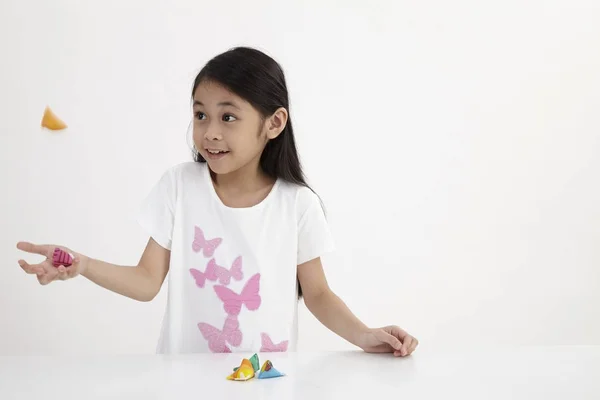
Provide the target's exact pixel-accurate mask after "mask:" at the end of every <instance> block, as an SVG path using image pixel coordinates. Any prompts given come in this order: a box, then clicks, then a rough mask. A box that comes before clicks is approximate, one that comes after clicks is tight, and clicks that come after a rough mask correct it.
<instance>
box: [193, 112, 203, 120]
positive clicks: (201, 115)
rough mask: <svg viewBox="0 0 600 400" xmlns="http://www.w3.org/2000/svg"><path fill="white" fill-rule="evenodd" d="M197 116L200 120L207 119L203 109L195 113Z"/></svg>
mask: <svg viewBox="0 0 600 400" xmlns="http://www.w3.org/2000/svg"><path fill="white" fill-rule="evenodd" d="M194 115H195V116H196V118H197V119H199V120H203V119H206V114H204V113H203V112H202V111H198V112H196V113H195V114H194Z"/></svg>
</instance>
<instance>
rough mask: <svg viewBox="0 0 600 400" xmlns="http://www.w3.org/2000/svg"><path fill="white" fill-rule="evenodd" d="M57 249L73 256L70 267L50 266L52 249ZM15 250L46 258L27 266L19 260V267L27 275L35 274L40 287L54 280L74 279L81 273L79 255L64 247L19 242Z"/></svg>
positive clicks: (25, 262) (23, 261)
mask: <svg viewBox="0 0 600 400" xmlns="http://www.w3.org/2000/svg"><path fill="white" fill-rule="evenodd" d="M57 247H58V248H59V249H61V250H63V251H66V252H67V253H70V254H72V255H73V256H74V257H73V263H72V265H70V266H68V267H66V266H64V265H59V266H57V267H55V266H54V265H53V264H52V256H53V254H54V249H56V248H57ZM17 248H18V249H19V250H22V251H25V252H27V253H31V254H38V255H41V256H44V257H46V259H45V260H44V261H42V262H41V263H39V264H29V263H27V261H25V260H19V265H20V266H21V268H23V270H24V271H25V272H27V273H28V274H35V275H36V276H37V279H38V282H39V283H40V284H42V285H47V284H49V283H50V282H52V281H55V280H67V279H70V278H74V277H76V276H77V275H79V274H80V273H81V269H82V264H81V255H79V254H77V253H74V252H73V251H71V250H69V249H68V248H66V247H62V246H54V245H46V244H44V245H39V244H33V243H29V242H19V243H17Z"/></svg>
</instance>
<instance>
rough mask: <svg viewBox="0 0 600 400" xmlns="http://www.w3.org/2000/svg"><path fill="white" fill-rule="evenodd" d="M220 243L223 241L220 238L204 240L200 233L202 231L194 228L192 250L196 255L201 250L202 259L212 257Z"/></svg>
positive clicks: (202, 234) (202, 233)
mask: <svg viewBox="0 0 600 400" xmlns="http://www.w3.org/2000/svg"><path fill="white" fill-rule="evenodd" d="M222 241H223V239H221V238H214V239H210V240H206V238H205V237H204V232H202V229H200V228H198V227H197V226H195V227H194V241H193V242H192V250H194V251H195V252H196V253H198V252H199V251H200V250H202V253H203V254H204V257H212V256H213V254H214V253H215V250H216V249H217V247H219V245H220V244H221V242H222Z"/></svg>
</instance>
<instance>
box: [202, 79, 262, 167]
mask: <svg viewBox="0 0 600 400" xmlns="http://www.w3.org/2000/svg"><path fill="white" fill-rule="evenodd" d="M193 110H194V130H193V136H194V144H195V145H196V150H197V151H198V152H199V153H200V155H201V156H202V157H204V159H205V160H206V162H207V163H208V164H209V166H210V169H211V170H212V171H213V172H214V173H216V174H228V173H230V172H234V171H236V170H238V169H240V168H242V167H244V166H246V165H249V164H251V163H253V162H255V163H256V166H258V161H259V160H260V155H261V153H262V151H263V149H264V148H265V145H266V144H267V141H268V136H269V135H268V132H267V131H266V129H265V122H264V121H263V118H261V115H260V113H259V112H258V111H257V110H256V109H255V108H254V107H252V105H251V104H250V103H248V102H247V101H245V100H244V99H242V98H240V97H239V96H237V95H235V94H233V93H231V92H230V91H229V90H227V89H226V88H224V87H223V86H221V85H219V84H218V83H213V82H203V83H201V84H200V85H198V87H197V88H196V92H195V94H194V109H193Z"/></svg>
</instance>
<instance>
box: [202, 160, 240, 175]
mask: <svg viewBox="0 0 600 400" xmlns="http://www.w3.org/2000/svg"><path fill="white" fill-rule="evenodd" d="M206 163H207V164H208V167H209V168H210V170H211V171H212V172H213V173H215V174H217V175H227V174H229V173H231V172H233V171H235V170H236V168H234V167H233V166H232V165H231V163H228V162H223V161H220V160H219V161H214V160H206Z"/></svg>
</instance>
